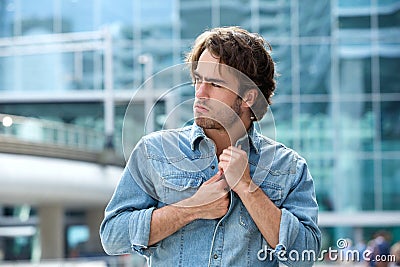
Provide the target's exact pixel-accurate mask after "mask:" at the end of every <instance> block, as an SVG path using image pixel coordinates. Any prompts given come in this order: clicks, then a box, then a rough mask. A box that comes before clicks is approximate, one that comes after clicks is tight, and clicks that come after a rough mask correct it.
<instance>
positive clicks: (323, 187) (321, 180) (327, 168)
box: [306, 154, 335, 211]
mask: <svg viewBox="0 0 400 267" xmlns="http://www.w3.org/2000/svg"><path fill="white" fill-rule="evenodd" d="M306 160H307V164H308V166H309V169H310V172H311V175H312V177H313V179H314V182H315V192H316V196H317V201H318V205H319V210H320V211H333V210H334V209H335V192H334V191H333V190H329V189H330V188H333V186H334V185H333V181H334V177H333V168H334V160H333V159H332V155H330V156H327V157H320V156H319V157H314V156H312V154H309V155H307V158H306Z"/></svg>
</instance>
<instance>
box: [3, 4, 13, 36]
mask: <svg viewBox="0 0 400 267" xmlns="http://www.w3.org/2000/svg"><path fill="white" fill-rule="evenodd" d="M15 9H16V5H15V3H14V1H13V0H8V1H0V38H2V37H9V36H13V35H14V32H13V30H14V17H15Z"/></svg>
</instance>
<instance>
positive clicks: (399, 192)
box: [382, 159, 400, 210]
mask: <svg viewBox="0 0 400 267" xmlns="http://www.w3.org/2000/svg"><path fill="white" fill-rule="evenodd" d="M382 189H383V192H382V200H383V209H384V210H397V209H398V208H399V204H400V159H388V160H382Z"/></svg>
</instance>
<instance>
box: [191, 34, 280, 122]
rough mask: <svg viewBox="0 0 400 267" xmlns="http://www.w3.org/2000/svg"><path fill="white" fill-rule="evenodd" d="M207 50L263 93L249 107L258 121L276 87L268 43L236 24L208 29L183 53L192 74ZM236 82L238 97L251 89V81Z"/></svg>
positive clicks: (270, 49) (265, 110) (269, 102)
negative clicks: (245, 77)
mask: <svg viewBox="0 0 400 267" xmlns="http://www.w3.org/2000/svg"><path fill="white" fill-rule="evenodd" d="M206 49H207V50H208V51H209V52H210V53H211V54H212V55H213V56H215V57H217V58H219V60H220V63H223V64H226V65H228V66H230V67H232V68H234V69H236V70H238V71H240V72H241V73H243V74H245V75H246V76H247V77H248V78H250V80H251V81H252V82H253V83H254V84H255V85H257V87H258V89H259V91H261V93H262V96H260V95H259V96H258V98H257V100H256V102H255V104H254V105H253V106H252V108H251V109H252V113H253V115H254V117H255V119H254V120H261V119H262V117H263V116H264V115H265V113H266V112H267V109H268V105H269V104H271V98H272V96H273V95H274V91H275V88H276V82H275V79H274V75H275V65H274V61H273V60H272V57H271V55H270V52H271V51H272V47H271V45H270V44H269V43H267V42H266V41H265V40H264V39H263V38H262V37H261V36H260V35H259V34H255V33H250V32H248V31H246V30H244V29H242V28H240V27H236V26H232V27H221V28H214V29H211V30H207V31H205V32H204V33H202V34H201V35H199V36H198V37H197V39H196V41H195V43H194V45H193V48H192V50H191V51H190V52H189V53H188V54H187V56H186V61H187V62H188V63H190V64H191V75H192V77H193V72H194V70H195V69H196V68H197V61H198V60H199V58H200V55H201V54H202V53H203V51H204V50H206ZM239 82H240V88H239V95H241V96H243V93H244V92H246V91H247V90H248V89H252V88H251V87H253V89H254V84H252V85H250V84H249V82H247V83H246V82H243V81H239Z"/></svg>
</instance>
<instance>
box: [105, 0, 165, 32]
mask: <svg viewBox="0 0 400 267" xmlns="http://www.w3.org/2000/svg"><path fill="white" fill-rule="evenodd" d="M151 2H154V1H151ZM165 2H167V1H165ZM132 12H133V1H132V0H118V2H116V1H101V25H110V24H118V25H123V26H125V25H129V26H131V27H132V24H133V19H134V16H132Z"/></svg>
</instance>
